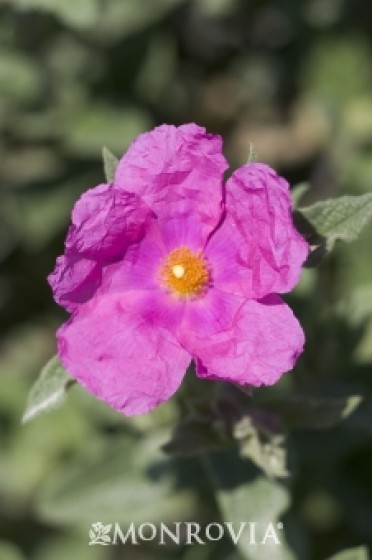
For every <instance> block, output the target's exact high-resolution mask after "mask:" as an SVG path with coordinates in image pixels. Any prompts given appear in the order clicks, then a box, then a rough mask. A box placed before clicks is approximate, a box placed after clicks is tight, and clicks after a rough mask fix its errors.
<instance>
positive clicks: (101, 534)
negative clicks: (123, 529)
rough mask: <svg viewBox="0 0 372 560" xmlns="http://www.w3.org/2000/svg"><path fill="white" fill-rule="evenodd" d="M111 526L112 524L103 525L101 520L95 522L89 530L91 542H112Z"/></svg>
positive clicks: (107, 543) (106, 543)
mask: <svg viewBox="0 0 372 560" xmlns="http://www.w3.org/2000/svg"><path fill="white" fill-rule="evenodd" d="M111 527H112V524H111V525H103V523H101V522H100V521H98V522H97V523H93V524H92V528H91V529H90V531H89V538H90V541H89V544H90V545H91V544H102V545H104V546H107V545H109V544H111V537H110V535H109V533H110V531H111Z"/></svg>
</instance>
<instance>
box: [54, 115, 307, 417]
mask: <svg viewBox="0 0 372 560" xmlns="http://www.w3.org/2000/svg"><path fill="white" fill-rule="evenodd" d="M221 148H222V142H221V138H220V137H219V136H215V135H212V134H208V133H206V131H205V129H203V128H200V127H198V126H196V125H195V124H187V125H184V126H180V127H178V128H176V127H174V126H168V125H163V126H160V127H158V128H155V129H154V130H153V131H151V132H149V133H146V134H142V135H140V136H139V137H138V138H137V139H136V140H135V141H134V142H133V144H132V145H131V146H130V148H129V150H128V151H127V153H126V154H125V155H124V156H123V157H122V159H121V160H120V162H119V164H118V167H117V169H116V174H115V179H114V181H113V183H112V184H101V185H99V186H97V187H95V188H93V189H90V190H88V191H87V192H86V193H85V194H83V195H82V197H81V198H80V200H79V201H78V202H77V203H76V205H75V208H74V210H73V212H72V225H71V227H70V229H69V232H68V235H67V240H66V243H65V253H64V255H63V256H61V257H59V258H58V259H57V264H56V268H55V270H54V272H53V273H52V274H51V275H50V276H49V282H50V285H51V286H52V288H53V291H54V296H55V299H56V301H57V302H58V303H59V304H60V305H62V306H64V307H65V308H66V309H67V310H68V311H70V312H71V313H72V315H71V317H70V319H69V320H68V321H67V323H65V324H64V325H62V327H61V328H60V329H59V331H58V334H57V337H58V352H59V356H60V359H61V361H62V363H63V364H64V366H65V367H66V369H67V370H68V371H69V373H70V374H71V375H73V376H74V377H75V378H76V379H77V381H79V383H81V385H83V386H84V387H85V388H86V389H87V390H88V391H90V392H91V393H93V394H94V395H96V396H97V397H98V398H99V399H102V400H103V401H105V402H106V403H108V404H109V405H111V406H112V407H113V408H115V409H117V410H120V411H122V412H123V413H125V414H127V415H134V414H143V413H145V412H147V411H149V410H151V409H153V408H154V407H156V406H158V405H159V404H160V403H162V402H164V401H165V400H167V399H168V398H169V397H170V396H171V395H173V393H174V392H175V391H176V390H177V389H178V387H179V386H180V384H181V381H182V378H183V376H184V374H185V371H186V369H187V367H188V365H189V364H190V362H191V360H194V361H195V365H196V373H197V375H198V376H199V377H201V378H206V379H214V380H225V381H231V382H234V383H238V384H249V385H252V386H259V385H271V384H273V383H275V382H276V381H277V380H278V379H279V378H280V377H281V375H282V374H283V373H284V372H287V371H289V370H290V369H292V367H293V365H294V363H295V361H296V359H297V357H298V355H299V354H300V353H301V351H302V349H303V344H304V335H303V332H302V329H301V327H300V325H299V323H298V321H297V319H296V318H295V317H294V315H293V313H292V311H291V310H290V309H289V307H288V306H287V305H286V304H285V303H284V302H283V301H282V300H281V298H280V297H279V296H278V295H277V294H279V293H285V292H288V291H289V290H291V289H292V288H293V286H294V285H295V284H296V283H297V281H298V279H299V275H300V271H301V265H302V264H303V262H304V260H305V258H306V256H307V253H308V246H307V243H306V242H305V241H304V239H303V238H302V237H301V236H300V235H299V233H298V232H297V231H296V229H295V227H294V225H293V222H292V217H291V199H290V193H289V188H288V184H287V182H286V181H285V180H284V179H282V178H281V177H279V176H278V175H277V174H276V173H275V171H273V170H272V169H271V168H270V167H268V166H267V165H263V164H259V163H250V164H247V165H244V166H242V167H240V168H239V169H238V170H237V171H235V172H234V173H233V174H232V175H231V177H230V178H229V179H228V181H227V182H226V184H224V181H223V176H224V172H225V170H226V168H227V167H228V166H227V163H226V160H225V158H224V156H223V155H222V151H221Z"/></svg>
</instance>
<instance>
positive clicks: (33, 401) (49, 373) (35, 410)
mask: <svg viewBox="0 0 372 560" xmlns="http://www.w3.org/2000/svg"><path fill="white" fill-rule="evenodd" d="M71 382H73V380H72V379H71V377H70V376H69V374H68V373H67V372H66V371H65V369H64V368H63V366H62V365H61V363H60V361H59V359H58V357H57V356H53V358H51V360H49V362H48V363H47V364H46V365H45V366H44V368H43V369H42V371H41V374H40V376H39V378H38V379H37V381H36V382H35V384H34V385H33V387H32V388H31V391H30V393H29V397H28V402H27V406H26V410H25V412H24V414H23V417H22V422H23V423H25V422H28V421H29V420H32V419H33V418H35V417H36V416H38V415H39V414H41V413H43V412H47V411H49V410H52V409H54V408H58V407H59V406H60V405H61V404H62V403H63V401H64V399H65V395H66V390H67V388H68V386H69V385H70V384H71Z"/></svg>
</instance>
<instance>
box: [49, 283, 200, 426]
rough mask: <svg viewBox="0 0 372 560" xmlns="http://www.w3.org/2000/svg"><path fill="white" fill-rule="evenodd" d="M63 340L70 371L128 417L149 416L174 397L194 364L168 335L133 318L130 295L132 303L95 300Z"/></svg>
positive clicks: (61, 333) (113, 298) (64, 333)
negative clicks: (136, 415)
mask: <svg viewBox="0 0 372 560" xmlns="http://www.w3.org/2000/svg"><path fill="white" fill-rule="evenodd" d="M57 337H58V348H59V356H60V359H61V361H62V363H63V364H64V366H65V367H66V369H67V371H69V373H70V374H71V375H73V376H74V377H75V378H76V379H77V381H79V383H81V384H82V385H83V386H84V387H85V388H86V389H87V390H88V391H90V392H91V393H93V394H94V395H95V396H96V397H98V398H99V399H101V400H103V401H105V402H106V403H108V404H109V405H110V406H112V407H113V408H115V409H116V410H119V411H121V412H123V413H125V414H126V415H128V416H131V415H134V414H144V413H146V412H148V411H149V410H151V409H153V408H155V407H156V406H158V405H159V404H161V403H162V402H164V401H165V400H167V399H168V398H169V397H171V396H172V395H173V393H174V392H175V391H176V390H177V389H178V387H179V385H180V383H181V381H182V379H183V376H184V374H185V371H186V369H187V367H188V365H189V363H190V360H191V358H190V355H189V354H188V353H187V352H186V351H185V350H184V349H183V348H182V347H181V346H180V345H179V344H178V343H177V341H176V340H175V339H174V337H173V335H172V334H171V333H170V332H169V331H168V330H165V329H163V328H161V327H159V326H156V327H153V326H152V325H151V324H150V323H148V322H144V321H143V319H142V318H141V316H140V315H138V314H137V313H131V312H130V294H129V299H128V297H126V296H125V295H113V296H106V297H101V298H94V299H93V300H91V301H90V302H88V303H87V304H85V305H83V306H81V307H80V308H79V309H78V311H77V312H76V314H75V315H73V317H72V318H71V319H70V320H69V321H68V322H67V323H66V324H65V325H63V326H62V327H61V328H60V329H59V331H58V333H57Z"/></svg>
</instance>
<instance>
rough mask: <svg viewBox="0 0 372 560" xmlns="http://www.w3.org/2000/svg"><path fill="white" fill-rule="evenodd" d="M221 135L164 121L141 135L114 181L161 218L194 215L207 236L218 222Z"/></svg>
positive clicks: (222, 165)
mask: <svg viewBox="0 0 372 560" xmlns="http://www.w3.org/2000/svg"><path fill="white" fill-rule="evenodd" d="M221 150H222V140H221V138H220V137H219V136H215V135H212V134H208V133H207V132H206V131H205V129H204V128H201V127H199V126H197V125H195V124H187V125H183V126H180V127H178V128H177V127H175V126H170V125H163V126H160V127H157V128H155V129H154V130H153V131H151V132H148V133H145V134H141V135H140V136H139V137H138V138H137V139H136V140H135V141H134V142H133V144H132V145H131V146H130V148H129V150H128V151H127V153H126V154H125V155H124V156H123V157H122V159H121V160H120V162H119V165H118V167H117V169H116V175H115V181H114V183H115V186H117V187H121V188H123V189H125V190H126V191H130V192H134V193H136V194H138V195H139V196H140V197H142V198H143V200H145V202H146V203H147V204H148V206H149V207H150V208H151V209H152V210H153V211H154V212H155V214H156V215H157V216H158V217H159V218H160V219H163V218H167V217H169V216H172V217H176V216H180V215H181V216H186V215H190V214H196V215H197V216H198V217H199V219H200V222H201V224H202V229H203V231H204V235H205V236H207V235H208V233H209V232H210V231H211V230H212V229H213V227H215V225H216V224H217V222H218V221H219V218H220V214H221V204H222V181H223V173H224V171H225V170H226V169H227V167H228V165H227V162H226V160H225V158H224V157H223V155H222V151H221Z"/></svg>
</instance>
